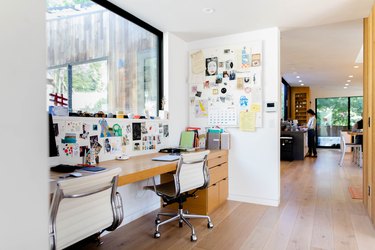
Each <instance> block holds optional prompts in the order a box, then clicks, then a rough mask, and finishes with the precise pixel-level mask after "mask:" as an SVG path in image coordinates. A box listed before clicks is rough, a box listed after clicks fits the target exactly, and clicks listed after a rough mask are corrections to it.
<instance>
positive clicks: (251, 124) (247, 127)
mask: <svg viewBox="0 0 375 250" xmlns="http://www.w3.org/2000/svg"><path fill="white" fill-rule="evenodd" d="M255 114H256V113H254V112H247V111H241V112H240V130H241V131H246V132H253V131H255V125H256V116H255Z"/></svg>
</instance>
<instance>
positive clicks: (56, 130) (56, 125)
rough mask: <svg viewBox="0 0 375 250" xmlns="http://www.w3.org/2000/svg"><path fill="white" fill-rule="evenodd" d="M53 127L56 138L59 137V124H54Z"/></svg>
mask: <svg viewBox="0 0 375 250" xmlns="http://www.w3.org/2000/svg"><path fill="white" fill-rule="evenodd" d="M52 126H53V132H54V134H55V136H59V125H58V124H57V123H54V124H53V125H52Z"/></svg>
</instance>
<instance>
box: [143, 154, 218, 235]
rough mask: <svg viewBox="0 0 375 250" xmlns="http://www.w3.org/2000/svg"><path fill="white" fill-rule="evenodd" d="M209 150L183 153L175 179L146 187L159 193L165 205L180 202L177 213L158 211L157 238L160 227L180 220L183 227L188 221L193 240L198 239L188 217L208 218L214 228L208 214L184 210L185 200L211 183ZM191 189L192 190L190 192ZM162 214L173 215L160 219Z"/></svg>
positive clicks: (156, 221) (210, 225)
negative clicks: (191, 212) (208, 160)
mask: <svg viewBox="0 0 375 250" xmlns="http://www.w3.org/2000/svg"><path fill="white" fill-rule="evenodd" d="M208 153H209V151H203V152H198V153H188V154H182V155H181V158H180V161H179V162H178V166H177V170H176V174H174V181H171V182H167V183H163V184H159V185H155V180H154V186H147V187H145V189H148V190H152V191H154V192H155V193H156V194H157V195H159V196H160V197H161V198H162V199H163V201H164V204H163V206H167V205H169V204H172V203H178V212H177V213H158V214H157V217H156V220H155V224H156V230H155V233H154V237H155V238H159V237H160V232H159V227H160V226H161V225H164V224H167V223H169V222H172V221H176V220H178V221H179V226H180V227H182V224H183V223H186V224H187V225H188V226H189V227H190V229H191V238H190V239H191V241H196V240H197V236H196V234H195V230H194V227H193V225H192V224H191V223H190V222H189V220H188V219H207V221H208V223H207V227H208V228H213V224H212V222H211V218H210V217H209V216H207V215H196V214H188V213H185V212H184V211H183V202H185V201H186V199H187V198H188V197H195V192H196V191H197V190H199V189H204V188H206V187H207V186H208V183H209V174H208V169H207V155H208ZM189 191H190V192H189ZM160 216H167V217H171V218H169V219H167V220H165V221H162V222H161V221H160Z"/></svg>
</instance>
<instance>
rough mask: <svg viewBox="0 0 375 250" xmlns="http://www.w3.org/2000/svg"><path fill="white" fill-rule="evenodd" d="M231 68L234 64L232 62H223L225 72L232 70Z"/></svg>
mask: <svg viewBox="0 0 375 250" xmlns="http://www.w3.org/2000/svg"><path fill="white" fill-rule="evenodd" d="M233 66H234V64H233V61H232V60H227V61H225V69H226V70H232V69H233Z"/></svg>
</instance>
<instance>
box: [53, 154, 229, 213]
mask: <svg viewBox="0 0 375 250" xmlns="http://www.w3.org/2000/svg"><path fill="white" fill-rule="evenodd" d="M160 155H163V154H161V153H155V154H147V155H141V156H134V157H131V158H130V159H129V160H126V161H119V160H111V161H103V162H101V163H99V164H98V166H100V167H105V168H108V169H111V168H117V167H119V168H121V169H122V171H121V173H120V175H119V180H118V185H119V186H123V185H126V184H130V183H134V182H138V181H142V180H146V179H148V178H151V177H153V176H156V175H161V180H162V181H169V180H170V179H169V178H170V175H168V176H167V175H164V174H166V173H169V172H173V171H176V169H177V161H174V162H162V161H153V160H152V158H154V157H157V156H160ZM207 161H208V170H209V174H210V184H209V187H208V188H207V189H205V190H200V191H199V192H198V194H199V197H198V198H197V199H190V200H188V201H187V202H186V206H185V207H186V208H187V209H189V211H191V212H194V213H201V214H208V213H210V212H212V211H213V210H214V209H216V208H217V207H218V206H219V205H220V204H222V203H223V202H224V201H226V199H227V197H228V151H227V150H210V153H209V155H208V159H207ZM62 175H66V174H64V173H56V172H50V178H51V179H54V180H58V179H59V176H62ZM50 184H51V183H50ZM55 185H56V184H55ZM51 190H52V189H51Z"/></svg>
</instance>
